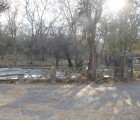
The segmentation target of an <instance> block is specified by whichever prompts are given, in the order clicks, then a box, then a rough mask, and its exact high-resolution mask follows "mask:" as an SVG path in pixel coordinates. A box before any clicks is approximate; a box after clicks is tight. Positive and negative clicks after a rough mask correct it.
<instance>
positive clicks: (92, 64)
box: [88, 24, 97, 81]
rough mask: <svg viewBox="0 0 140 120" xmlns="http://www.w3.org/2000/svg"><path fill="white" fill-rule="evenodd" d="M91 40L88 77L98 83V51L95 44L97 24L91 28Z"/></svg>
mask: <svg viewBox="0 0 140 120" xmlns="http://www.w3.org/2000/svg"><path fill="white" fill-rule="evenodd" d="M90 33H91V38H90V39H89V47H90V51H89V52H90V57H89V65H88V67H89V69H88V77H89V78H90V79H91V80H93V81H96V76H97V74H96V73H97V50H96V43H95V35H96V24H94V25H93V27H92V28H91V31H90Z"/></svg>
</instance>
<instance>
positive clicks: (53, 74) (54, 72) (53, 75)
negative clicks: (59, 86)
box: [50, 66, 56, 83]
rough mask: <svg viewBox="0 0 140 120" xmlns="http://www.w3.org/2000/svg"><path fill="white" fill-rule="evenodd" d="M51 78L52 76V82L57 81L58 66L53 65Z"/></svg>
mask: <svg viewBox="0 0 140 120" xmlns="http://www.w3.org/2000/svg"><path fill="white" fill-rule="evenodd" d="M50 78H51V81H52V83H55V82H56V81H55V80H56V67H54V66H52V67H51V68H50Z"/></svg>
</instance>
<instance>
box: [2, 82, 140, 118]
mask: <svg viewBox="0 0 140 120" xmlns="http://www.w3.org/2000/svg"><path fill="white" fill-rule="evenodd" d="M0 120H140V82H139V81H135V82H131V83H126V84H125V83H123V84H116V85H111V84H109V85H79V86H77V85H45V84H36V85H35V84H25V85H14V84H0Z"/></svg>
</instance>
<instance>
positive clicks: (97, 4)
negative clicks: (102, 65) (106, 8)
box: [79, 0, 103, 80]
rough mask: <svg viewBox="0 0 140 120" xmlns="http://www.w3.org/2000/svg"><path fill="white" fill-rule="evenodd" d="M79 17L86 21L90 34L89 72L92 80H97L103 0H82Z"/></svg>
mask: <svg viewBox="0 0 140 120" xmlns="http://www.w3.org/2000/svg"><path fill="white" fill-rule="evenodd" d="M79 4H80V7H79V17H81V18H83V19H84V20H85V21H86V23H87V24H86V25H85V26H86V29H87V31H88V36H89V47H90V50H89V65H88V74H89V77H90V78H91V79H92V80H96V70H97V64H98V63H97V46H96V30H97V23H98V22H99V21H100V18H101V15H102V7H103V0H93V1H90V0H80V2H79Z"/></svg>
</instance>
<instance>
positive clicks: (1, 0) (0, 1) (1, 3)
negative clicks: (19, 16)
mask: <svg viewBox="0 0 140 120" xmlns="http://www.w3.org/2000/svg"><path fill="white" fill-rule="evenodd" d="M8 8H9V4H8V2H7V0H0V12H2V11H4V10H6V9H8Z"/></svg>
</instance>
